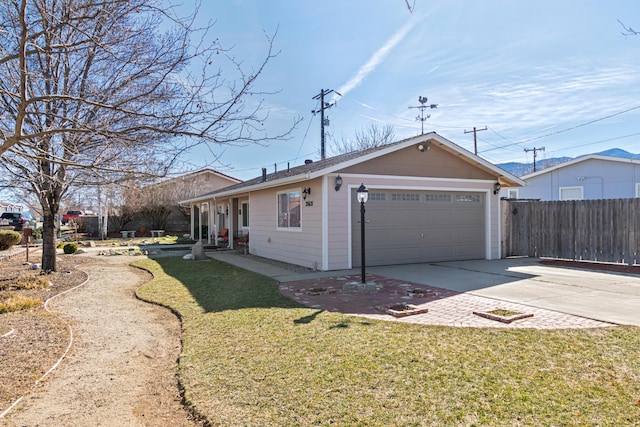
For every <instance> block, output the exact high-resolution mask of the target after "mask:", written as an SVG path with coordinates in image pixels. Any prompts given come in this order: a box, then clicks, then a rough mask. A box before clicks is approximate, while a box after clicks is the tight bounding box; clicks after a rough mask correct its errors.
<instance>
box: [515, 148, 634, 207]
mask: <svg viewBox="0 0 640 427" xmlns="http://www.w3.org/2000/svg"><path fill="white" fill-rule="evenodd" d="M521 179H522V180H524V181H525V182H526V186H524V187H521V188H513V189H506V190H503V191H504V194H503V195H504V196H505V197H507V198H510V199H540V200H591V199H626V198H633V197H639V195H640V160H638V159H629V158H624V157H613V156H603V155H599V154H589V155H586V156H581V157H577V158H575V159H572V160H569V161H567V162H564V163H560V164H558V165H555V166H552V167H550V168H547V169H543V170H540V171H537V172H533V173H530V174H528V175H524V176H522V177H521Z"/></svg>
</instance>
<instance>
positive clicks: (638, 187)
mask: <svg viewBox="0 0 640 427" xmlns="http://www.w3.org/2000/svg"><path fill="white" fill-rule="evenodd" d="M636 197H640V182H636Z"/></svg>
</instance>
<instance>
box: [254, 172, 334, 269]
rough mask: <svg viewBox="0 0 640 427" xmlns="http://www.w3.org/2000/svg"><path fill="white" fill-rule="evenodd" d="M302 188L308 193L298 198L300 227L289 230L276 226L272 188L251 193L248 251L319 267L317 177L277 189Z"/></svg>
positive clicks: (320, 223)
mask: <svg viewBox="0 0 640 427" xmlns="http://www.w3.org/2000/svg"><path fill="white" fill-rule="evenodd" d="M306 187H309V188H311V195H309V196H307V199H306V200H303V201H302V208H301V228H300V229H291V230H284V229H278V227H277V216H278V212H277V196H276V190H273V189H270V190H263V191H258V192H253V193H251V197H250V202H249V203H250V208H249V215H250V218H249V223H250V230H251V234H250V236H251V239H250V245H249V247H250V251H251V253H252V254H255V255H258V256H263V257H266V258H271V259H275V260H279V261H285V262H289V263H292V264H296V265H302V266H304V267H309V268H315V269H321V268H322V188H321V180H320V179H318V180H314V181H311V182H309V183H305V184H304V185H297V184H294V185H292V186H284V187H282V188H279V189H278V190H277V191H293V190H299V191H302V189H303V188H306ZM308 204H309V205H310V206H307V205H308Z"/></svg>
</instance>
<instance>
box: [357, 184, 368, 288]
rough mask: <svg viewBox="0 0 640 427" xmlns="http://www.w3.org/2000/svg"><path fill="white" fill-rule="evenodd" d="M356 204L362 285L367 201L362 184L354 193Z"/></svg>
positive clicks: (366, 193)
mask: <svg viewBox="0 0 640 427" xmlns="http://www.w3.org/2000/svg"><path fill="white" fill-rule="evenodd" d="M356 195H357V198H358V202H360V252H361V254H362V283H366V282H367V281H366V280H365V277H364V276H365V265H364V261H365V257H364V212H365V209H364V204H365V203H367V200H368V199H369V190H367V187H365V186H364V184H360V187H359V188H358V191H357V192H356Z"/></svg>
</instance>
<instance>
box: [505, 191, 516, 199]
mask: <svg viewBox="0 0 640 427" xmlns="http://www.w3.org/2000/svg"><path fill="white" fill-rule="evenodd" d="M517 198H518V189H517V188H509V189H507V199H517Z"/></svg>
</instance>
